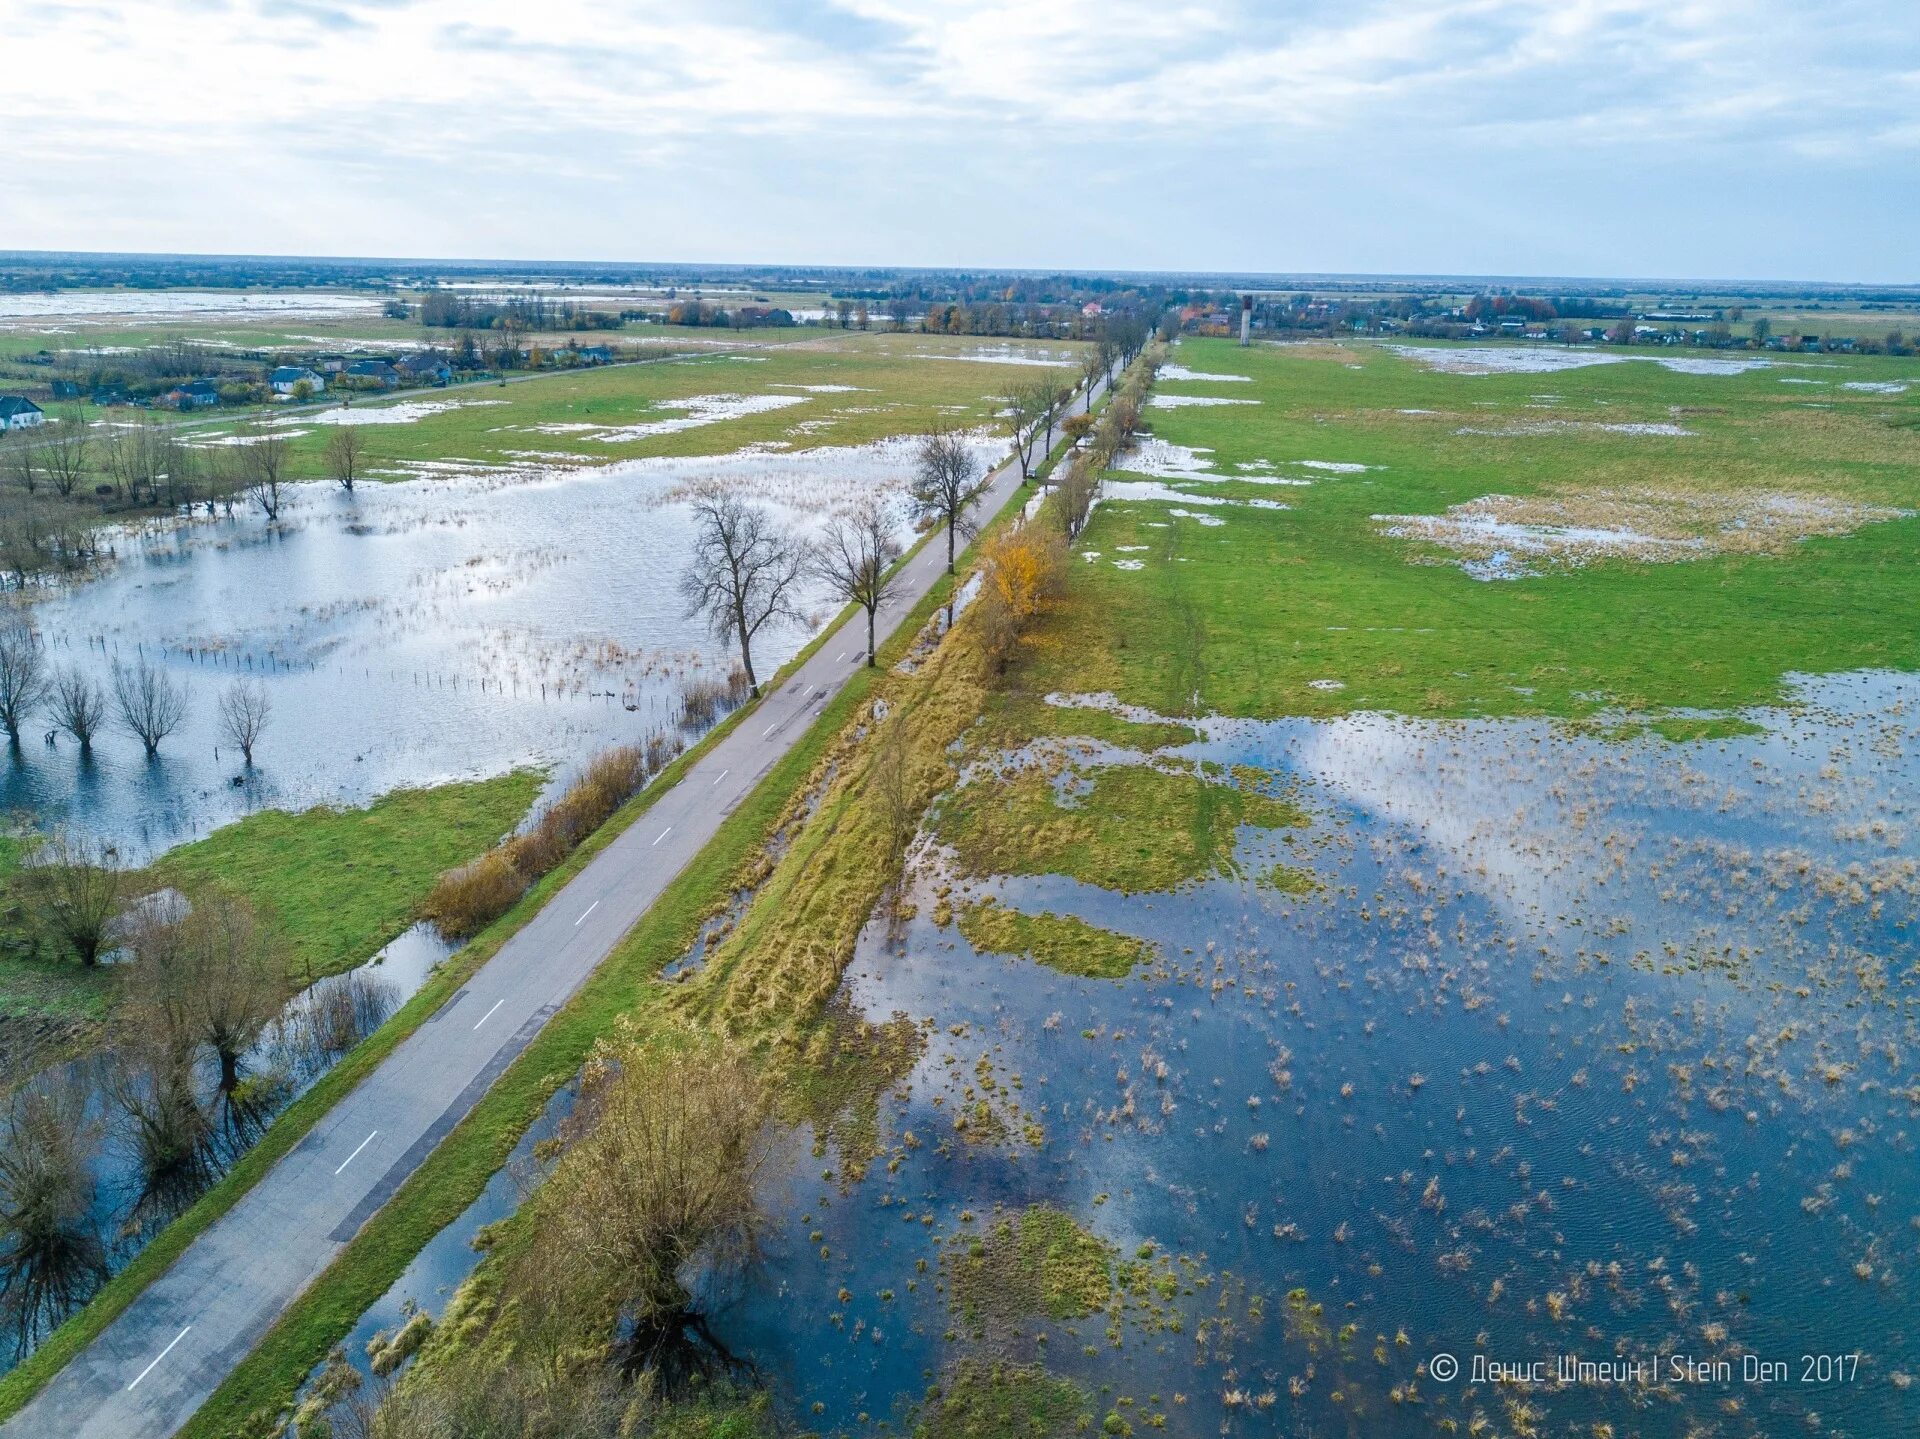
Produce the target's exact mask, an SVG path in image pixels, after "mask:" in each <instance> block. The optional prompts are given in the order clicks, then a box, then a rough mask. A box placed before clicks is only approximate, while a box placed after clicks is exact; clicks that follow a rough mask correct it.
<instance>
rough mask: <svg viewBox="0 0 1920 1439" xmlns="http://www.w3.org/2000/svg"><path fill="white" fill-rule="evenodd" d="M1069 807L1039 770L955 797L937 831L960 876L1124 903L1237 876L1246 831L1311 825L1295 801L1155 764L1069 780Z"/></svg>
mask: <svg viewBox="0 0 1920 1439" xmlns="http://www.w3.org/2000/svg"><path fill="white" fill-rule="evenodd" d="M1066 773H1067V775H1068V778H1069V780H1070V782H1071V783H1072V784H1073V785H1075V786H1076V787H1077V788H1078V792H1077V793H1073V794H1072V795H1071V798H1066V799H1063V797H1062V794H1061V787H1059V786H1056V784H1055V780H1054V777H1053V776H1052V775H1049V774H1048V773H1047V772H1046V770H1045V769H1043V768H1042V767H1040V766H1039V765H1037V764H1027V765H1022V766H1020V767H1019V768H1017V769H1015V770H1014V771H1013V772H1012V773H1011V774H1007V775H998V774H995V775H987V774H981V775H976V776H975V777H974V778H973V779H972V780H971V781H970V782H969V783H967V784H965V785H963V786H961V787H960V788H959V789H957V790H955V791H954V793H953V794H952V795H951V796H950V797H949V798H948V801H947V803H946V804H945V805H944V806H943V807H942V809H941V810H940V813H939V817H938V820H937V823H936V832H937V833H938V834H939V836H940V838H941V839H943V840H945V841H946V842H947V843H948V844H951V845H952V846H953V847H954V851H955V853H956V855H957V856H958V859H959V864H960V867H961V869H962V871H963V872H965V873H968V874H974V875H991V874H1064V875H1069V876H1071V877H1073V878H1074V879H1078V880H1082V881H1084V882H1085V883H1087V884H1097V885H1099V886H1101V887H1102V888H1103V889H1112V890H1119V891H1122V892H1126V893H1140V892H1143V891H1149V890H1170V889H1177V888H1178V887H1179V886H1181V885H1182V884H1187V883H1190V882H1192V881H1194V880H1199V879H1206V878H1209V877H1211V876H1214V875H1224V874H1234V873H1236V872H1237V870H1236V867H1235V863H1234V858H1233V851H1234V844H1235V841H1236V840H1237V839H1238V837H1239V830H1240V827H1241V826H1242V825H1253V826H1257V827H1260V828H1266V829H1276V828H1281V827H1286V826H1293V825H1301V824H1305V823H1306V820H1307V817H1306V814H1305V812H1304V811H1302V810H1301V809H1300V808H1299V807H1298V806H1297V805H1294V804H1292V803H1290V802H1289V801H1286V800H1283V799H1278V798H1275V797H1274V796H1272V795H1268V794H1262V793H1259V792H1257V791H1250V790H1245V789H1241V788H1238V787H1236V786H1234V785H1229V784H1223V783H1217V782H1215V781H1213V780H1211V779H1207V778H1204V777H1202V776H1201V775H1200V774H1198V773H1193V772H1185V773H1177V772H1173V771H1170V770H1167V769H1163V768H1160V767H1159V766H1157V765H1152V764H1119V765H1105V766H1100V767H1098V768H1095V769H1093V770H1092V771H1091V772H1090V774H1089V773H1083V772H1081V771H1079V770H1075V769H1068V770H1067V771H1066Z"/></svg>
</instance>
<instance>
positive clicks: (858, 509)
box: [814, 495, 900, 668]
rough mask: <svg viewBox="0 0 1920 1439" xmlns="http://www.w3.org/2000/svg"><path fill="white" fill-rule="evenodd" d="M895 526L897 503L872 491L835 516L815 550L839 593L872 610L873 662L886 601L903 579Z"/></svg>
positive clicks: (819, 569) (818, 570)
mask: <svg viewBox="0 0 1920 1439" xmlns="http://www.w3.org/2000/svg"><path fill="white" fill-rule="evenodd" d="M893 531H894V516H893V508H892V506H891V505H889V504H888V503H887V502H886V501H885V500H884V499H882V498H881V497H880V496H878V495H869V496H868V497H867V498H866V499H864V500H862V501H861V502H860V503H859V504H858V505H856V506H855V507H854V508H853V509H852V510H851V511H850V512H848V513H846V514H843V515H837V516H835V517H834V519H833V521H832V522H831V523H830V524H828V526H827V532H826V535H825V537H824V538H823V539H822V540H821V542H820V545H819V547H818V548H817V549H816V550H815V551H814V573H815V574H817V575H818V576H819V577H820V578H821V579H822V580H824V581H825V582H826V585H827V588H828V589H829V590H830V591H832V593H833V595H834V597H835V598H836V599H839V600H843V601H845V602H846V603H847V604H852V605H859V606H860V607H861V608H862V609H864V610H865V611H866V612H867V665H868V667H869V668H871V667H872V665H873V663H874V646H875V643H876V641H875V628H876V620H877V618H878V615H879V611H880V606H881V605H883V604H885V603H886V602H887V597H888V595H889V594H891V593H892V591H893V588H894V583H895V581H896V580H897V579H898V575H897V574H896V573H895V571H894V569H893V562H894V561H895V560H897V559H899V558H900V542H899V541H898V540H896V539H895V538H894V534H893Z"/></svg>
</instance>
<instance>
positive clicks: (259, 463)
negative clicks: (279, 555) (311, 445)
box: [246, 435, 287, 520]
mask: <svg viewBox="0 0 1920 1439" xmlns="http://www.w3.org/2000/svg"><path fill="white" fill-rule="evenodd" d="M246 466H247V479H246V487H247V498H248V499H250V500H252V501H253V502H254V503H255V504H256V505H258V506H260V508H261V510H262V511H264V512H265V514H266V517H267V518H268V519H269V520H277V519H279V518H280V498H281V497H280V491H281V489H282V488H283V487H284V485H285V484H286V468H287V442H286V439H285V438H284V437H283V436H280V435H269V436H267V438H266V439H264V440H261V441H260V442H259V443H257V444H253V445H248V446H247V459H246Z"/></svg>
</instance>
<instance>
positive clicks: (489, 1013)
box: [340, 919, 580, 1169]
mask: <svg viewBox="0 0 1920 1439" xmlns="http://www.w3.org/2000/svg"><path fill="white" fill-rule="evenodd" d="M579 922H580V921H579V920H577V919H576V920H575V921H574V923H575V924H578V923H579ZM506 1002H507V997H506V996H505V995H504V994H503V995H501V996H500V997H499V998H498V999H496V1000H495V1001H494V1002H493V1009H498V1008H499V1007H500V1006H501V1005H503V1004H505V1003H506ZM493 1009H490V1010H488V1011H487V1012H486V1013H485V1014H483V1015H481V1016H480V1024H476V1025H474V1028H475V1029H478V1028H479V1027H480V1025H481V1024H485V1023H486V1022H487V1021H488V1020H489V1019H492V1018H493ZM354 1152H355V1153H356V1154H357V1153H359V1151H358V1150H355V1151H354ZM340 1167H341V1168H342V1169H345V1168H346V1167H347V1166H346V1165H344V1164H343V1165H341V1166H340Z"/></svg>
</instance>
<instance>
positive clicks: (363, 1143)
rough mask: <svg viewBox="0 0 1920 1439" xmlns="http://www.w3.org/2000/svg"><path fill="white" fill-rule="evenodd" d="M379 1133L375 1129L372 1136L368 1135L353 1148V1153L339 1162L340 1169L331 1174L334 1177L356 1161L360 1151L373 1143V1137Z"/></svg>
mask: <svg viewBox="0 0 1920 1439" xmlns="http://www.w3.org/2000/svg"><path fill="white" fill-rule="evenodd" d="M379 1132H380V1131H379V1130H377V1129H376V1130H374V1131H373V1134H369V1135H368V1136H367V1137H366V1138H365V1139H363V1140H361V1141H360V1143H359V1144H358V1145H356V1146H355V1147H354V1151H353V1153H351V1154H349V1155H348V1156H347V1157H346V1158H345V1159H343V1160H341V1161H340V1169H336V1170H334V1171H333V1172H334V1173H335V1174H336V1175H337V1174H339V1173H340V1170H342V1169H345V1168H346V1167H347V1166H348V1165H349V1164H351V1163H353V1161H354V1160H356V1159H358V1158H359V1157H360V1151H361V1150H362V1149H365V1148H366V1147H367V1146H368V1145H369V1144H371V1143H373V1139H374V1135H377V1134H378V1133H379Z"/></svg>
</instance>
